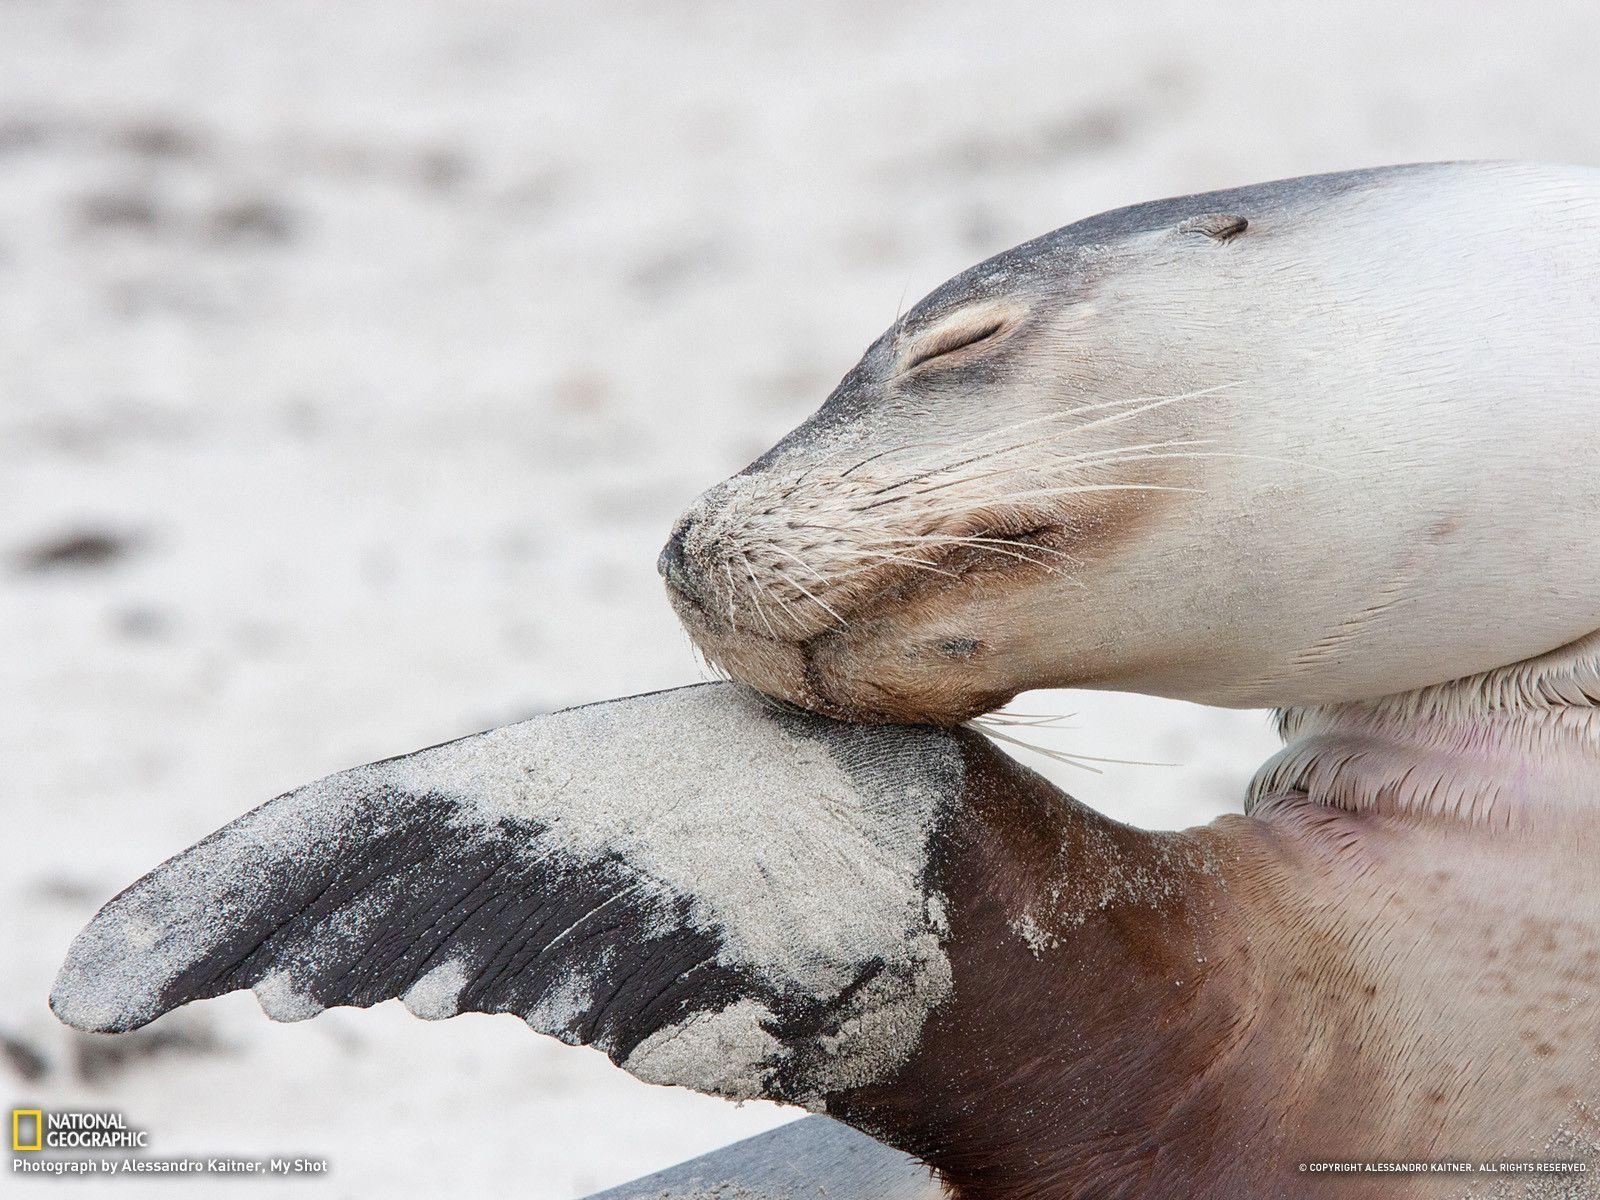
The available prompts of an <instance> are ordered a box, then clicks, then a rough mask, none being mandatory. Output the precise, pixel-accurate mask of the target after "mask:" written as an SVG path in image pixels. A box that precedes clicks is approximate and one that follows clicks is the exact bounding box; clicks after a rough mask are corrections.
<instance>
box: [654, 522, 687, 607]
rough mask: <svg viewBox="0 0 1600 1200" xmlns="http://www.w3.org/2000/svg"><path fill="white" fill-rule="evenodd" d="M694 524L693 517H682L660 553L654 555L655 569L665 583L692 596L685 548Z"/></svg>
mask: <svg viewBox="0 0 1600 1200" xmlns="http://www.w3.org/2000/svg"><path fill="white" fill-rule="evenodd" d="M693 525H694V518H693V517H684V518H683V519H682V520H680V521H679V522H678V524H677V526H676V527H675V528H674V529H673V531H672V536H671V537H669V538H668V539H667V544H666V545H665V546H663V547H661V553H660V554H659V555H657V556H656V570H657V571H659V572H660V574H661V578H662V579H663V580H664V581H665V582H666V585H667V586H668V587H669V588H671V589H673V590H674V591H677V592H679V593H681V594H682V595H684V596H686V597H689V598H691V599H692V598H693V596H694V589H693V586H692V584H691V582H690V579H689V560H688V557H687V553H686V550H685V546H686V544H687V539H688V536H689V530H690V529H691V528H692V526H693Z"/></svg>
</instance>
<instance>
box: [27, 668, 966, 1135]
mask: <svg viewBox="0 0 1600 1200" xmlns="http://www.w3.org/2000/svg"><path fill="white" fill-rule="evenodd" d="M963 770H964V768H963V759H962V754H961V750H960V741H959V735H952V734H949V733H944V732H940V731H936V730H931V729H898V728H863V727H851V726H843V725H837V724H834V723H832V722H829V721H825V720H822V719H820V718H816V717H811V716H805V715H795V714H790V713H788V712H779V711H776V710H774V709H773V708H771V707H770V706H768V705H767V704H765V703H764V702H763V701H761V700H760V699H759V698H757V697H756V696H755V695H754V694H753V693H750V692H747V691H744V690H743V689H740V688H736V687H733V686H730V685H710V686H704V687H696V688H684V689H682V690H679V691H674V692H663V693H657V694H654V695H649V696H638V697H633V698H630V699H627V700H619V701H613V702H609V703H605V704H598V705H592V706H589V707H585V708H580V709H572V710H568V711H566V712H562V713H556V714H553V715H551V716H548V717H540V718H536V719H534V720H531V721H526V722H523V723H521V724H519V725H512V726H508V727H506V728H504V729H497V730H493V731H490V732H488V733H483V734H479V735H476V736H474V737H469V738H464V739H462V740H460V741H456V742H451V743H447V744H445V745H443V746H436V747H433V748H432V749H429V750H423V751H419V752H417V753H415V754H411V755H406V756H404V757H401V758H396V759H390V760H388V761H385V762H380V763H374V764H372V765H370V766H366V767H359V768H356V769H355V770H351V771H345V772H342V773H340V774H338V775H333V776H330V777H329V778H327V779H324V780H322V781H320V782H318V783H313V784H309V785H307V786H306V787H303V788H300V789H297V790H296V791H293V792H290V793H288V794H287V795H284V796H281V797H279V798H278V799H276V800H273V801H271V802H270V803H268V804H266V805H263V806H262V807H261V808H259V809H257V810H255V811H254V812H252V813H250V814H248V815H247V816H245V817H242V818H240V819H239V820H237V821H235V822H233V823H232V824H231V825H228V826H226V827H225V828H223V829H221V830H219V831H218V832H217V833H214V834H212V835H211V836H210V837H208V838H206V839H205V840H204V841H202V842H200V843H199V844H198V845H196V846H194V847H193V848H191V849H190V850H187V851H185V852H184V853H182V854H180V855H178V856H177V857H175V858H173V859H170V860H169V861H168V862H166V863H165V864H163V865H162V866H161V867H158V868H157V869H156V870H155V871H153V872H151V873H150V874H149V875H147V876H145V877H144V878H143V879H141V880H140V881H139V882H138V883H136V884H134V885H133V886H132V887H130V888H128V890H126V891H125V892H123V893H122V894H121V895H120V896H118V897H117V898H116V899H114V900H112V901H111V902H110V903H109V904H107V905H106V906H105V908H104V909H102V910H101V912H100V913H99V915H98V916H96V917H95V919H94V921H93V922H92V923H91V924H90V925H89V927H88V928H87V929H85V930H84V932H83V933H82V934H80V935H79V937H78V939H77V940H76V941H75V942H74V943H73V946H72V950H71V952H70V955H69V957H68V959H67V962H66V964H65V966H63V967H62V970H61V974H60V976H59V977H58V979H57V981H56V986H55V989H54V993H53V995H52V997H51V1005H52V1007H53V1008H54V1009H55V1011H56V1013H57V1014H58V1015H59V1016H60V1017H61V1018H62V1020H64V1021H66V1022H67V1023H69V1024H71V1025H75V1026H77V1027H79V1028H81V1029H90V1030H98V1031H107V1032H117V1031H122V1030H128V1029H134V1028H137V1027H138V1026H140V1025H143V1024H145V1023H146V1022H149V1021H152V1020H154V1019H155V1018H156V1017H158V1016H160V1015H161V1014H162V1013H164V1012H167V1011H168V1010H170V1009H172V1008H176V1007H178V1006H179V1005H182V1004H185V1003H188V1002H189V1001H191V1000H197V999H202V998H205V997H209V996H217V995H221V994H222V993H224V992H230V991H235V990H238V989H241V988H253V989H254V991H255V993H256V995H257V997H258V998H259V999H260V1002H261V1005H262V1007H263V1008H264V1009H265V1010H266V1012H267V1014H268V1015H269V1016H271V1017H273V1018H275V1019H279V1020H298V1019H302V1018H305V1017H309V1016H313V1015H315V1014H316V1013H318V1012H320V1011H321V1010H322V1009H323V1008H326V1007H331V1006H334V1005H356V1006H367V1005H371V1004H376V1003H378V1002H379V1001H381V1000H385V999H388V998H390V997H396V996H398V997H401V998H402V999H403V1000H404V1002H405V1003H406V1005H407V1006H408V1007H409V1008H410V1009H411V1010H412V1011H413V1012H415V1013H417V1014H418V1015H419V1016H424V1017H429V1018H435V1017H447V1016H453V1015H455V1014H456V1013H459V1012H467V1011H474V1012H510V1013H515V1014H517V1015H518V1016H520V1017H522V1018H523V1019H524V1020H526V1021H527V1022H528V1023H529V1024H530V1025H531V1026H533V1027H534V1028H535V1029H537V1030H539V1031H541V1032H544V1033H549V1034H553V1035H555V1036H556V1037H559V1038H561V1039H562V1040H563V1041H567V1042H571V1043H580V1044H586V1045H593V1046H598V1047H599V1048H600V1049H602V1050H604V1051H605V1052H606V1053H607V1054H608V1055H610V1056H611V1058H612V1059H613V1060H615V1061H616V1062H618V1063H619V1064H621V1065H622V1066H623V1067H625V1068H626V1069H627V1070H629V1071H630V1072H632V1073H633V1074H635V1075H637V1076H639V1077H640V1078H643V1079H646V1080H649V1081H652V1082H657V1083H668V1084H680V1085H683V1086H687V1087H692V1088H695V1089H698V1090H700V1091H706V1092H713V1093H717V1094H721V1095H725V1096H731V1097H735V1098H741V1099H743V1098H755V1097H764V1098H769V1099H778V1100H786V1101H791V1102H794V1103H799V1104H804V1105H806V1106H808V1107H811V1108H813V1109H820V1108H822V1107H824V1106H825V1104H826V1101H827V1098H828V1097H829V1096H830V1095H834V1094H836V1093H838V1092H841V1091H845V1090H848V1089H851V1088H857V1087H861V1086H864V1085H866V1084H870V1083H873V1082H875V1081H878V1080H881V1079H884V1078H886V1077H887V1076H888V1075H890V1074H891V1073H892V1072H893V1071H895V1070H896V1069H897V1068H899V1067H900V1066H901V1065H902V1064H903V1063H904V1062H905V1061H906V1060H907V1059H908V1058H909V1056H910V1055H911V1054H912V1052H913V1051H914V1050H915V1048H916V1045H917V1042H918V1039H919V1037H920V1032H921V1029H922V1025H923V1023H924V1021H925V1019H926V1018H927V1016H928V1014H929V1013H930V1012H931V1011H932V1010H933V1009H934V1008H935V1006H937V1005H938V1004H939V1003H940V1002H941V1001H943V1000H944V999H945V998H946V996H947V995H948V993H949V990H950V986H951V985H950V978H951V977H950V964H949V960H948V958H947V956H946V953H945V948H944V945H943V934H944V924H943V922H944V906H943V902H942V898H941V897H940V896H939V895H938V894H937V892H936V890H935V889H934V887H933V884H932V883H931V882H930V878H929V877H930V874H931V872H930V868H929V861H930V843H931V842H932V840H933V838H934V837H935V835H936V833H937V832H938V830H939V828H940V827H941V826H942V825H943V823H944V822H945V821H946V819H947V818H948V817H949V815H950V814H951V812H952V810H953V808H954V807H955V806H957V805H958V804H959V803H960V798H961V794H962V781H963Z"/></svg>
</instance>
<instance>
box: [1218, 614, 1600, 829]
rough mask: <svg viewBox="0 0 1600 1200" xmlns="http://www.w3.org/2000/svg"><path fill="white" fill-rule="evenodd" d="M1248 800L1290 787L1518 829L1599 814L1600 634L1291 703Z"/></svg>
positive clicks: (1253, 804) (1322, 798) (1383, 809)
mask: <svg viewBox="0 0 1600 1200" xmlns="http://www.w3.org/2000/svg"><path fill="white" fill-rule="evenodd" d="M1279 730H1280V732H1281V733H1282V735H1283V739H1284V743H1285V745H1284V748H1283V749H1282V750H1281V751H1279V752H1278V753H1277V754H1276V755H1275V756H1274V757H1272V758H1271V759H1269V760H1268V761H1267V762H1266V763H1265V764H1264V765H1263V766H1262V768H1261V770H1260V771H1259V772H1258V773H1257V775H1256V778H1255V780H1254V782H1253V783H1252V784H1251V788H1250V799H1249V802H1248V804H1247V808H1248V809H1249V810H1250V811H1260V810H1262V809H1263V808H1270V807H1271V806H1272V805H1273V804H1274V803H1275V802H1278V801H1281V800H1284V799H1287V798H1289V797H1301V796H1304V797H1306V798H1308V799H1310V800H1312V801H1313V802H1316V803H1320V804H1326V805H1330V806H1332V807H1335V808H1341V809H1346V810H1350V811H1356V812H1373V813H1382V814H1385V815H1393V816H1401V817H1416V818H1425V819H1436V820H1453V821H1460V822H1463V823H1467V824H1471V825H1476V826H1489V827H1499V828H1514V827H1517V826H1519V825H1521V824H1525V823H1526V822H1528V821H1531V820H1539V819H1543V818H1550V817H1560V816H1562V815H1566V816H1578V815H1586V816H1592V815H1595V814H1600V633H1594V634H1590V635H1588V636H1587V637H1584V638H1581V639H1579V640H1578V641H1576V642H1573V643H1571V644H1570V645H1567V646H1564V647H1562V648H1561V649H1559V650H1555V651H1552V652H1551V653H1549V654H1545V655H1541V656H1540V657H1538V658H1531V659H1526V660H1524V661H1522V662H1519V663H1513V664H1512V665H1510V666H1508V667H1500V668H1498V669H1496V670H1493V671H1486V672H1484V673H1483V674H1481V675H1472V676H1468V677H1466V678H1463V679H1456V680H1452V681H1450V682H1449V683H1441V684H1436V685H1434V686H1432V687H1426V688H1419V689H1417V690H1416V691H1412V692H1402V693H1399V694H1397V695H1393V696H1383V697H1380V698H1378V699H1376V700H1359V701H1350V702H1347V703H1343V704H1330V705H1319V706H1316V707H1308V708H1288V709H1283V710H1281V712H1280V713H1279Z"/></svg>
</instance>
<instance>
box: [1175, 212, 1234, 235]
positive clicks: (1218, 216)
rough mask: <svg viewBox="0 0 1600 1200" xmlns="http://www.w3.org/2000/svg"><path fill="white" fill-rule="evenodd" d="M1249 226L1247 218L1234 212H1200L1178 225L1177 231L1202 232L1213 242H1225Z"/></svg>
mask: <svg viewBox="0 0 1600 1200" xmlns="http://www.w3.org/2000/svg"><path fill="white" fill-rule="evenodd" d="M1248 228H1250V222H1249V220H1248V219H1246V218H1244V217H1241V216H1239V215H1237V214H1236V213H1202V214H1201V215H1200V216H1198V217H1190V218H1189V219H1188V220H1187V221H1184V222H1183V223H1182V224H1181V225H1179V226H1178V232H1179V233H1203V234H1205V235H1206V237H1208V238H1210V239H1211V240H1212V241H1214V242H1227V241H1231V240H1232V239H1234V238H1236V237H1238V236H1239V235H1240V234H1241V233H1243V232H1244V231H1245V230H1246V229H1248Z"/></svg>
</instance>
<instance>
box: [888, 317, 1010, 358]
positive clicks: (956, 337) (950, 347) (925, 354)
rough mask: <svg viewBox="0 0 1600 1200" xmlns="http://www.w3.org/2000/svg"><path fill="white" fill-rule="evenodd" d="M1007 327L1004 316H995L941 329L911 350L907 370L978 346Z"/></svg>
mask: <svg viewBox="0 0 1600 1200" xmlns="http://www.w3.org/2000/svg"><path fill="white" fill-rule="evenodd" d="M1005 327H1006V321H1005V319H1004V318H1003V317H994V318H992V319H990V320H987V321H984V322H982V323H980V324H977V325H958V326H956V327H955V328H954V329H941V330H939V331H938V332H937V333H935V334H934V335H933V336H932V337H930V338H928V339H927V340H926V341H925V342H923V343H922V344H921V345H920V346H918V347H917V348H916V349H915V350H913V351H912V352H911V357H910V358H909V359H908V360H907V361H906V365H905V370H907V371H909V370H911V369H912V368H914V367H920V366H921V365H922V364H923V363H925V362H929V361H931V360H933V359H935V358H943V357H944V356H945V355H946V354H954V353H955V352H956V351H957V350H965V349H966V348H967V347H969V346H976V345H977V344H978V343H979V342H986V341H988V340H989V339H990V338H992V337H994V336H995V334H997V333H999V332H1000V331H1001V330H1002V329H1004V328H1005Z"/></svg>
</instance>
